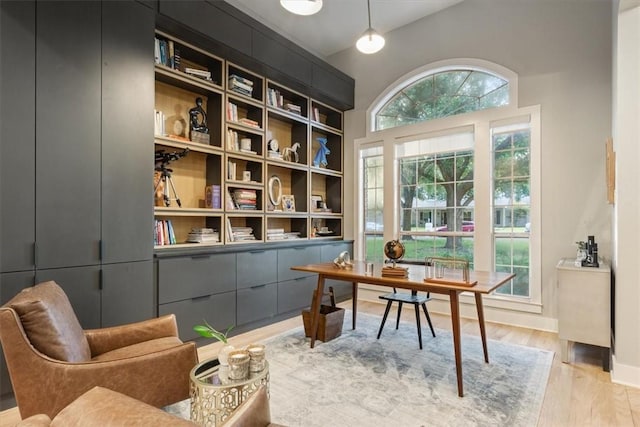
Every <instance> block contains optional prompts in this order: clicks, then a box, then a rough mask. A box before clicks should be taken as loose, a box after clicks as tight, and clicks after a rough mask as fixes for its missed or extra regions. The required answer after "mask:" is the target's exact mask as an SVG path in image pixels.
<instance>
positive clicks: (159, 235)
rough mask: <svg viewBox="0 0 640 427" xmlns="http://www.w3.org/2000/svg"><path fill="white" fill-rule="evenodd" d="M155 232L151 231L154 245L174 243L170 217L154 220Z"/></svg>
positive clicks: (174, 235) (174, 238)
mask: <svg viewBox="0 0 640 427" xmlns="http://www.w3.org/2000/svg"><path fill="white" fill-rule="evenodd" d="M154 225H155V227H154V229H155V233H153V244H154V246H164V245H175V244H176V243H177V242H176V234H175V232H174V231H173V224H172V223H171V220H170V219H157V220H155V224H154Z"/></svg>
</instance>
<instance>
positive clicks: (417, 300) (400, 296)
mask: <svg viewBox="0 0 640 427" xmlns="http://www.w3.org/2000/svg"><path fill="white" fill-rule="evenodd" d="M379 298H380V299H383V300H386V301H387V307H386V308H385V310H384V316H382V323H381V324H380V330H379V331H378V339H380V335H381V334H382V329H383V328H384V323H385V322H386V321H387V316H388V315H389V310H390V309H391V304H393V302H394V301H395V302H397V303H398V317H397V318H396V329H398V325H399V323H400V314H401V313H402V304H404V303H407V304H413V306H414V307H415V310H416V325H417V326H418V342H419V343H420V350H422V327H421V325H420V306H422V310H424V314H425V316H426V317H427V322H428V323H429V328H430V329H431V335H433V336H434V337H435V336H436V333H435V331H434V330H433V325H432V324H431V317H429V311H427V304H426V302H427V301H429V300H430V299H431V296H430V295H429V293H427V295H418V291H411V293H410V294H409V293H406V292H396V288H393V292H392V293H390V294H387V295H381V296H380V297H379Z"/></svg>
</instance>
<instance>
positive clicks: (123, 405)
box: [16, 387, 282, 427]
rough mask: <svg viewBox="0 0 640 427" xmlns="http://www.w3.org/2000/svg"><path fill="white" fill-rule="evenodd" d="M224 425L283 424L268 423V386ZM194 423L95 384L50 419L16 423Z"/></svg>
mask: <svg viewBox="0 0 640 427" xmlns="http://www.w3.org/2000/svg"><path fill="white" fill-rule="evenodd" d="M224 425H225V427H267V426H269V427H282V426H279V425H278V424H273V423H271V411H270V408H269V397H268V395H267V389H266V388H265V387H260V388H259V389H258V391H256V392H255V393H254V394H252V395H251V397H249V399H247V400H245V401H244V402H243V403H242V404H241V405H240V406H239V407H238V409H236V410H235V411H234V412H233V414H231V416H230V417H229V418H228V419H227V421H225V423H224ZM121 426H140V427H147V426H171V427H177V426H196V424H194V423H192V422H191V421H187V420H183V419H181V418H177V417H176V416H174V415H170V414H168V413H166V412H163V411H161V410H160V409H157V408H154V407H152V406H149V405H147V404H145V403H142V402H140V401H137V400H135V399H132V398H130V397H128V396H124V395H122V394H120V393H117V392H115V391H112V390H108V389H105V388H102V387H95V388H93V389H91V390H89V391H88V392H86V393H85V394H83V395H82V396H80V397H79V398H77V399H76V400H75V401H73V403H71V404H70V405H69V406H67V407H66V408H64V409H63V410H62V411H60V413H59V414H58V415H56V417H55V418H53V420H51V418H49V417H48V416H47V415H44V414H39V415H34V416H31V417H29V418H27V419H24V420H22V421H21V422H20V423H18V424H17V426H16V427H121Z"/></svg>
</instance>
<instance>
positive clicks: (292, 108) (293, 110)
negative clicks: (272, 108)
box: [284, 103, 302, 115]
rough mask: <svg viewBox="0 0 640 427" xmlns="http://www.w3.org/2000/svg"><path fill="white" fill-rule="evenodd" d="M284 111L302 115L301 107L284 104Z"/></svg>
mask: <svg viewBox="0 0 640 427" xmlns="http://www.w3.org/2000/svg"><path fill="white" fill-rule="evenodd" d="M284 109H285V110H287V111H289V112H291V113H295V114H298V115H302V107H300V106H299V105H296V104H291V103H286V104H284Z"/></svg>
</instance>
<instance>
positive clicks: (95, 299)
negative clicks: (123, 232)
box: [36, 265, 101, 329]
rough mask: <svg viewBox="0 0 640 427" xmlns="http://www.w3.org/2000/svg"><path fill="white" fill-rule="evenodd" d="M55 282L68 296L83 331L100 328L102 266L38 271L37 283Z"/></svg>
mask: <svg viewBox="0 0 640 427" xmlns="http://www.w3.org/2000/svg"><path fill="white" fill-rule="evenodd" d="M49 280H53V281H54V282H56V283H57V284H58V285H59V286H60V287H61V288H62V289H63V290H64V292H65V294H67V297H68V298H69V302H71V305H72V306H73V310H74V312H75V314H76V316H77V317H78V321H79V322H80V325H81V326H82V328H83V329H95V328H100V326H101V325H100V311H101V301H100V293H101V292H100V266H99V265H91V266H86V267H69V268H53V269H49V270H38V271H37V272H36V283H41V282H46V281H49Z"/></svg>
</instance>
